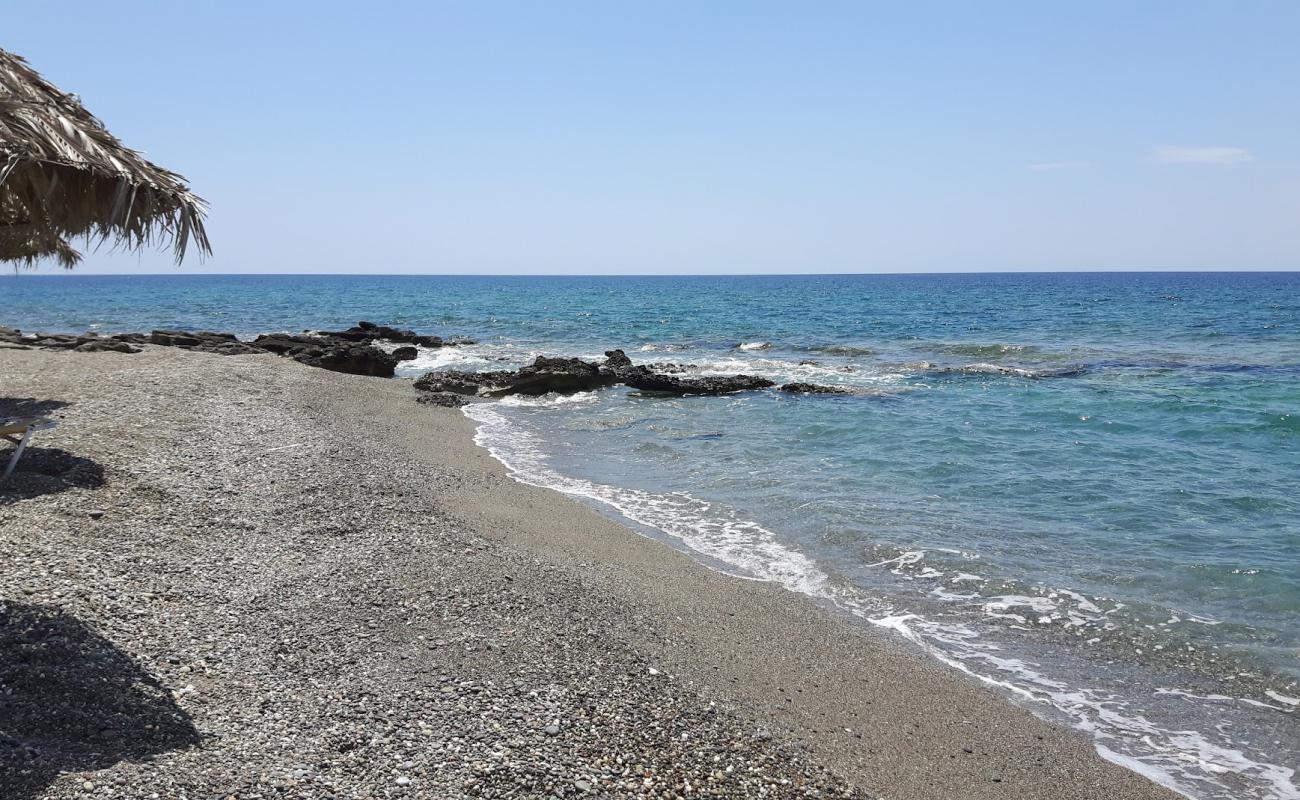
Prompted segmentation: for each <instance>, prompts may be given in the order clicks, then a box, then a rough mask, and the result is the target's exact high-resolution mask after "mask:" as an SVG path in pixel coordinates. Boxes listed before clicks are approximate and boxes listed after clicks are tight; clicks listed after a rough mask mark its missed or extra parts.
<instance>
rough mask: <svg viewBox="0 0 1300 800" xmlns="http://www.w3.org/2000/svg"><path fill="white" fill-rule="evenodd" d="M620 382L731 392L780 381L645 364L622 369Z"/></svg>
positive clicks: (672, 390)
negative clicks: (695, 374)
mask: <svg viewBox="0 0 1300 800" xmlns="http://www.w3.org/2000/svg"><path fill="white" fill-rule="evenodd" d="M618 379H619V382H620V383H624V384H626V385H628V386H630V387H632V388H633V389H639V390H640V391H643V392H654V393H656V394H672V395H688V394H703V395H717V394H731V393H732V392H745V391H751V390H754V389H767V388H769V387H772V386H775V385H776V384H775V383H773V382H772V381H769V380H768V379H767V378H760V377H758V376H757V375H729V376H726V377H705V378H679V377H677V376H675V375H665V374H663V373H660V372H651V371H650V370H648V369H646V368H645V367H636V368H633V369H630V370H624V371H623V372H621V373H619V376H618Z"/></svg>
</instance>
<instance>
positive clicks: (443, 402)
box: [415, 392, 470, 408]
mask: <svg viewBox="0 0 1300 800" xmlns="http://www.w3.org/2000/svg"><path fill="white" fill-rule="evenodd" d="M415 402H417V403H422V404H423V405H426V406H438V407H440V408H460V407H461V406H464V405H469V403H470V401H469V400H467V399H465V395H463V394H455V393H453V392H420V393H418V394H417V395H416V397H415Z"/></svg>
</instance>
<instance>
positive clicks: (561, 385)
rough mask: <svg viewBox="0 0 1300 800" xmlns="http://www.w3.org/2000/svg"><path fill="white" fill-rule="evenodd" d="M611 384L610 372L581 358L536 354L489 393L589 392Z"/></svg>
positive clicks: (612, 377) (612, 378) (611, 376)
mask: <svg viewBox="0 0 1300 800" xmlns="http://www.w3.org/2000/svg"><path fill="white" fill-rule="evenodd" d="M613 383H614V376H613V374H612V373H610V372H606V371H602V370H601V369H600V367H598V366H596V365H595V364H592V363H589V362H586V361H583V360H582V359H580V358H547V357H545V356H538V357H537V360H536V361H534V362H533V363H532V364H531V365H529V366H527V367H524V368H522V369H520V370H519V371H518V372H516V373H515V375H514V379H513V380H511V382H510V384H509V385H508V386H506V387H504V388H502V389H496V390H492V391H490V392H489V393H490V394H503V395H504V394H527V395H541V394H547V393H549V392H559V393H561V394H570V393H573V392H589V391H591V390H593V389H600V388H603V387H605V386H610V385H612V384H613Z"/></svg>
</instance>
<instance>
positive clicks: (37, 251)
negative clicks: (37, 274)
mask: <svg viewBox="0 0 1300 800" xmlns="http://www.w3.org/2000/svg"><path fill="white" fill-rule="evenodd" d="M0 231H3V233H0V261H11V262H13V263H14V266H15V267H34V266H36V264H37V262H39V261H40V260H41V259H45V258H53V259H55V260H56V261H58V262H59V266H61V267H63V268H64V269H72V268H73V267H75V266H77V264H79V263H80V262H81V253H79V252H77V250H76V249H75V248H74V247H73V246H72V245H70V244H68V243H67V241H65V240H64V239H60V238H59V237H57V236H52V235H50V234H48V233H39V232H34V231H28V233H27V235H25V236H24V235H22V234H21V233H19V232H18V231H17V230H12V229H5V228H0Z"/></svg>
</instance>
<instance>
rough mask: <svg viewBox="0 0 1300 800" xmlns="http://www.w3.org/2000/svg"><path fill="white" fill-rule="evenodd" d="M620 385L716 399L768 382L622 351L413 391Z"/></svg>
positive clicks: (443, 381) (530, 391)
mask: <svg viewBox="0 0 1300 800" xmlns="http://www.w3.org/2000/svg"><path fill="white" fill-rule="evenodd" d="M615 384H623V385H625V386H629V387H631V388H633V389H638V390H640V391H643V392H653V393H656V394H670V395H717V394H730V393H732V392H743V391H748V390H752V389H766V388H768V387H770V386H775V385H776V384H774V383H773V382H772V381H769V380H768V379H766V378H760V377H758V376H756V375H730V376H720V377H712V376H710V377H695V378H689V377H682V376H680V375H671V374H667V373H663V372H657V371H655V370H652V369H650V368H649V367H646V366H636V365H634V364H633V363H632V360H631V359H630V358H628V357H627V354H626V353H624V352H623V351H622V350H609V351H607V352H606V353H605V362H604V363H603V364H593V363H591V362H588V361H583V360H582V359H579V358H547V357H545V356H542V357H539V358H538V359H537V360H536V361H534V362H533V363H532V364H530V365H529V366H526V367H522V368H521V369H518V370H515V371H509V370H497V371H493V372H462V371H460V370H443V371H440V372H430V373H428V374H426V375H424V376H422V377H421V378H419V379H418V380H417V381H416V382H415V388H416V389H419V390H421V391H429V392H454V393H456V394H462V395H478V396H481V397H503V396H505V395H511V394H525V395H542V394H548V393H551V392H556V393H559V394H572V393H574V392H589V391H592V390H595V389H603V388H605V387H607V386H613V385H615Z"/></svg>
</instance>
